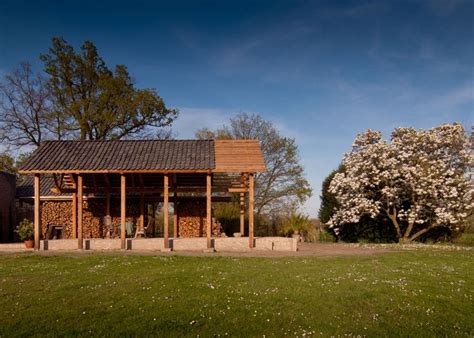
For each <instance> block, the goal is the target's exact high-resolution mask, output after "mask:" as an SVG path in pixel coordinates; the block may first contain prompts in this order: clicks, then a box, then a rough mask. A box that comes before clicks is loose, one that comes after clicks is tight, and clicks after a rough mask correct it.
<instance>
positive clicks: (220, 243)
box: [214, 237, 250, 252]
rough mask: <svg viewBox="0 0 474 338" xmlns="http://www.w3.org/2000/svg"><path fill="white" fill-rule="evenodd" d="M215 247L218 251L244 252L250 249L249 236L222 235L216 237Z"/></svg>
mask: <svg viewBox="0 0 474 338" xmlns="http://www.w3.org/2000/svg"><path fill="white" fill-rule="evenodd" d="M214 248H215V249H216V251H217V252H219V251H228V252H244V251H250V246H249V238H248V237H222V238H215V239H214Z"/></svg>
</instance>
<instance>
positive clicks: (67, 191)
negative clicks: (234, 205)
mask: <svg viewBox="0 0 474 338" xmlns="http://www.w3.org/2000/svg"><path fill="white" fill-rule="evenodd" d="M238 189H240V188H238ZM106 190H107V191H109V192H110V193H119V192H120V188H119V187H117V188H110V189H106ZM74 191H75V189H69V188H68V189H61V191H60V192H61V193H63V194H72V193H73V192H74ZM99 191H100V189H99ZM142 191H143V192H145V193H162V192H163V188H161V187H145V188H141V187H135V188H133V187H128V188H127V192H134V193H139V192H142ZM212 191H213V192H222V193H227V192H229V189H228V188H222V187H213V189H212ZM176 192H177V193H188V192H191V193H193V192H195V193H205V192H206V188H205V187H178V188H176ZM233 192H242V191H240V190H238V191H233ZM84 194H96V191H95V189H91V188H87V189H84Z"/></svg>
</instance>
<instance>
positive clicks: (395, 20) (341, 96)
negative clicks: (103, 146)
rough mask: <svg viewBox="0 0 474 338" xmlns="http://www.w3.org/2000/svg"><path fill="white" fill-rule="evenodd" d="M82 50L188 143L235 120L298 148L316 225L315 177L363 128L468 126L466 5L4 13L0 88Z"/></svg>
mask: <svg viewBox="0 0 474 338" xmlns="http://www.w3.org/2000/svg"><path fill="white" fill-rule="evenodd" d="M53 36H62V37H64V38H65V39H66V40H67V41H68V42H70V43H72V44H74V45H75V46H79V45H80V43H81V42H83V41H84V40H86V39H89V40H92V41H93V42H94V43H95V44H96V46H97V47H98V48H99V52H100V53H101V55H102V56H103V57H104V58H105V60H106V62H107V63H108V64H109V65H114V64H117V63H122V64H125V65H127V66H128V67H129V70H130V73H131V74H132V75H133V77H134V79H135V81H136V84H137V86H138V87H154V88H156V89H157V90H158V91H159V93H160V95H161V96H162V97H163V98H164V99H165V101H166V103H167V104H168V105H169V106H171V107H177V108H179V109H180V111H181V116H180V118H179V119H178V120H177V121H176V124H175V128H174V129H175V132H176V133H177V136H178V137H179V138H192V137H193V135H194V132H195V130H196V129H198V128H200V127H204V126H207V127H210V128H215V127H220V126H221V125H223V124H224V123H226V121H227V120H228V119H229V117H231V116H232V115H234V114H236V113H238V112H244V111H245V112H255V113H259V114H261V115H262V116H264V117H265V118H266V119H268V120H271V121H272V122H274V123H275V125H276V126H277V127H278V128H279V129H280V130H281V132H282V133H283V134H285V135H287V136H290V137H294V138H296V140H297V143H298V144H299V147H300V151H301V159H302V162H303V164H304V166H305V169H306V174H307V178H308V179H309V181H310V183H311V185H312V186H313V189H314V197H313V198H311V199H310V200H309V201H308V203H306V205H305V209H306V211H307V212H308V213H309V214H310V215H313V216H314V215H316V213H317V209H318V207H319V193H320V186H321V182H322V180H323V179H324V177H325V176H326V175H327V174H328V173H329V172H330V171H331V170H332V169H333V168H335V167H337V165H338V164H339V162H340V160H341V158H342V156H343V154H344V153H345V152H347V151H348V150H349V149H350V146H351V143H352V141H353V139H354V137H355V136H356V135H357V134H358V133H360V132H362V131H364V130H365V129H368V128H372V129H377V130H381V131H382V132H383V133H384V134H385V135H386V136H388V135H389V133H390V131H391V130H392V129H393V128H395V127H398V126H414V127H417V128H430V127H433V126H435V125H438V124H441V123H446V122H461V123H462V124H463V125H464V126H465V127H466V128H470V126H472V125H473V124H474V109H473V108H474V61H473V60H474V1H462V0H454V1H440V0H426V1H415V0H413V1H393V2H389V1H387V2H384V1H367V2H366V1H355V2H351V1H347V2H346V1H193V2H191V1H189V2H186V1H184V2H181V1H168V2H162V3H160V2H158V1H134V2H132V1H129V2H120V1H110V2H108V1H79V2H78V1H75V2H72V1H69V2H67V1H61V2H55V1H31V2H26V1H18V0H16V1H8V0H7V1H5V0H3V1H2V2H1V3H0V75H1V74H4V73H6V72H9V71H11V70H12V69H13V68H14V67H15V66H16V65H17V64H18V63H19V62H20V61H29V62H31V63H32V64H33V65H34V66H35V67H36V68H37V69H38V70H39V69H40V68H41V63H40V61H39V59H38V55H39V54H40V53H43V52H46V51H47V48H48V47H49V45H50V40H51V37H53Z"/></svg>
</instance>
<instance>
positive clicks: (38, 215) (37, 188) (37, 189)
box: [34, 174, 41, 250]
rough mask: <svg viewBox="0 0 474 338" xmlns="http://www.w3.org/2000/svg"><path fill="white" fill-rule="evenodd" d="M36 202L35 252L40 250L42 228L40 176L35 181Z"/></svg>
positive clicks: (36, 176)
mask: <svg viewBox="0 0 474 338" xmlns="http://www.w3.org/2000/svg"><path fill="white" fill-rule="evenodd" d="M34 189H35V202H34V240H35V250H39V249H40V227H41V204H40V175H38V174H36V175H35V181H34Z"/></svg>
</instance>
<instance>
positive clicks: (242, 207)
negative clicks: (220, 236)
mask: <svg viewBox="0 0 474 338" xmlns="http://www.w3.org/2000/svg"><path fill="white" fill-rule="evenodd" d="M244 234H245V193H243V192H241V193H240V236H241V237H244Z"/></svg>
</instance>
